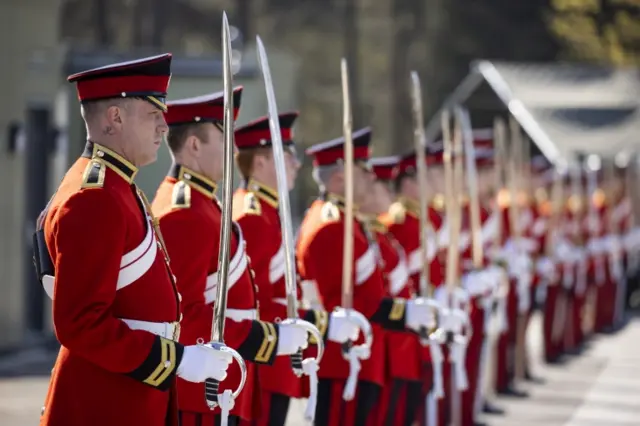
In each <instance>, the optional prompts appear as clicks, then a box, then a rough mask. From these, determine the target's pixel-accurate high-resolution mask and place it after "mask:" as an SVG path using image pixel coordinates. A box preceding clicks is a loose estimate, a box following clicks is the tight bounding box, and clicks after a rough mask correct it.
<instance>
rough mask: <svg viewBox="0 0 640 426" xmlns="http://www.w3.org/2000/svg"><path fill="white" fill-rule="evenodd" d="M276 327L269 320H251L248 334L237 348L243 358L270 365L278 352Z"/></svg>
mask: <svg viewBox="0 0 640 426" xmlns="http://www.w3.org/2000/svg"><path fill="white" fill-rule="evenodd" d="M277 349H278V327H277V326H276V325H275V324H273V323H270V322H264V321H252V324H251V330H250V331H249V335H248V336H247V338H246V339H245V340H244V342H242V344H241V345H240V347H239V348H238V353H239V354H240V356H242V358H243V359H245V360H247V361H252V362H255V363H256V364H268V365H271V364H273V362H274V361H275V359H276V355H277V354H278V351H277Z"/></svg>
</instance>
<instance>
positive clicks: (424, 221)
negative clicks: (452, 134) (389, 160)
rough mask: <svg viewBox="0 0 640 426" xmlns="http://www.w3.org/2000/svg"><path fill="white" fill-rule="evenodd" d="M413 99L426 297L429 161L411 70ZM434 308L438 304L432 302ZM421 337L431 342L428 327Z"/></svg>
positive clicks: (424, 293) (425, 292) (428, 295)
mask: <svg viewBox="0 0 640 426" xmlns="http://www.w3.org/2000/svg"><path fill="white" fill-rule="evenodd" d="M411 100H412V105H413V118H414V132H413V134H414V147H415V151H416V171H417V173H418V187H419V188H420V189H419V191H420V199H419V201H420V249H421V250H422V268H420V283H419V284H420V287H419V288H420V296H421V297H423V298H425V299H432V298H433V285H432V284H431V279H430V276H429V275H430V268H429V260H428V259H427V253H428V252H429V250H428V247H429V239H428V232H429V229H430V228H431V224H430V223H429V215H428V213H427V163H426V160H425V149H426V147H427V144H426V138H425V134H424V116H423V112H422V89H421V85H420V77H419V76H418V73H417V72H416V71H412V72H411ZM431 306H432V308H433V309H434V310H437V308H438V305H437V304H436V303H435V302H432V304H431ZM420 338H421V340H422V344H423V345H425V346H426V345H427V344H428V343H429V330H428V328H427V327H421V328H420Z"/></svg>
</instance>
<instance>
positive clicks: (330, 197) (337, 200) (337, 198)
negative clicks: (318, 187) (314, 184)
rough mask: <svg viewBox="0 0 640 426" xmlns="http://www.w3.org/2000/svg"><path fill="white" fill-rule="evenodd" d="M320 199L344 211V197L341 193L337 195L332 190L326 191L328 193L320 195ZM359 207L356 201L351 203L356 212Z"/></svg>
mask: <svg viewBox="0 0 640 426" xmlns="http://www.w3.org/2000/svg"><path fill="white" fill-rule="evenodd" d="M322 199H323V200H325V201H327V202H330V203H333V204H335V205H336V206H338V208H339V209H340V210H341V211H344V207H345V199H344V197H343V196H342V195H338V194H334V193H332V192H330V193H328V194H324V195H323V196H322ZM358 209H359V206H358V205H357V204H356V203H353V211H354V212H357V211H358Z"/></svg>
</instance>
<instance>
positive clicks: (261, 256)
mask: <svg viewBox="0 0 640 426" xmlns="http://www.w3.org/2000/svg"><path fill="white" fill-rule="evenodd" d="M233 206H234V209H233V210H234V212H233V220H235V221H236V222H237V223H238V225H240V227H241V228H242V233H243V235H244V236H245V241H246V242H247V246H246V250H247V255H248V256H249V258H250V259H251V266H252V268H253V270H254V272H255V281H256V284H257V285H258V288H259V291H258V299H259V302H260V318H261V319H263V320H265V321H273V322H279V321H281V320H284V319H286V318H287V303H286V297H287V292H286V285H285V252H284V246H283V239H282V228H281V225H280V216H279V213H278V195H277V192H276V191H275V190H273V189H271V188H269V187H267V186H265V185H263V184H260V183H259V182H257V181H254V180H251V181H250V182H249V183H248V185H247V188H246V189H245V188H240V189H238V190H237V191H236V192H235V194H234V197H233ZM292 249H295V247H292ZM297 290H298V298H300V294H301V291H300V288H299V287H298V289H297ZM298 316H299V317H300V318H303V319H305V320H307V321H309V322H311V323H312V324H315V325H316V327H317V328H318V331H320V333H322V334H323V335H325V334H326V332H327V326H328V314H327V313H326V312H324V311H312V310H310V311H306V310H299V312H298ZM258 371H259V374H260V384H261V389H262V390H263V391H267V392H271V393H278V394H283V395H287V396H289V397H293V398H302V397H305V396H307V393H308V389H307V387H306V386H303V383H304V382H303V380H302V379H301V378H299V377H297V376H296V375H295V374H294V373H293V370H292V368H291V358H290V357H278V358H276V360H275V362H274V364H273V365H264V366H260V368H259V369H258Z"/></svg>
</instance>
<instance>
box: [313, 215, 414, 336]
mask: <svg viewBox="0 0 640 426" xmlns="http://www.w3.org/2000/svg"><path fill="white" fill-rule="evenodd" d="M342 226H343V225H342V223H341V222H337V223H332V224H328V225H325V226H324V227H323V228H322V229H321V230H320V231H318V233H317V234H316V236H315V238H314V240H313V242H312V243H311V244H310V246H309V249H308V250H307V251H306V253H304V256H305V259H303V261H304V262H305V265H306V268H307V271H308V272H309V273H310V276H312V277H314V278H315V280H316V285H317V288H318V292H319V293H320V297H321V299H322V303H323V305H324V308H325V309H326V310H327V311H329V312H330V311H332V310H333V309H334V308H335V307H336V306H341V304H342V256H343V252H344V246H343V244H340V243H338V244H336V242H340V241H342V238H343V231H344V230H343V227H342ZM356 226H357V225H356ZM357 256H358V242H357V241H356V242H355V243H354V257H356V258H357ZM355 269H356V268H355V265H354V268H353V275H352V278H351V279H352V282H353V283H354V289H353V295H354V297H353V309H355V310H356V311H358V312H360V313H361V314H363V315H364V316H365V317H367V318H369V319H370V320H371V322H376V323H379V324H380V325H382V326H383V327H384V328H388V329H394V330H396V329H400V330H402V329H404V315H405V312H404V301H403V300H401V299H392V298H385V297H384V285H383V281H382V275H381V274H380V272H379V271H375V272H374V273H373V274H372V275H371V276H370V277H369V279H368V280H367V281H365V282H363V283H361V284H360V285H358V286H357V287H356V286H355V282H356V278H355V272H356V271H355ZM397 305H402V306H401V309H400V310H399V309H398V306H397ZM398 312H401V314H400V315H398Z"/></svg>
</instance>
